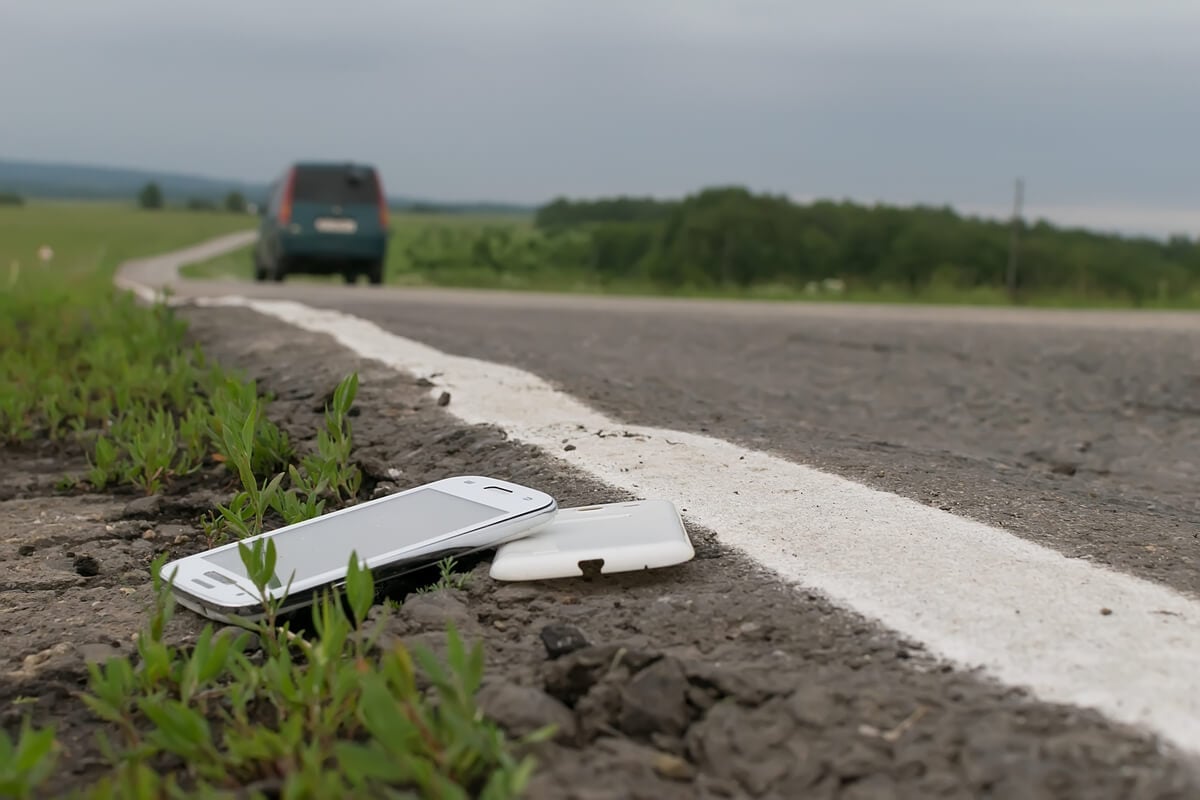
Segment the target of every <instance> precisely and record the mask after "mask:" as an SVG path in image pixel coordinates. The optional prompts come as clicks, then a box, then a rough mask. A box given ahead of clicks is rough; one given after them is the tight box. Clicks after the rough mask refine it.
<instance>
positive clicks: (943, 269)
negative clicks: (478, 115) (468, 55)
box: [535, 187, 1200, 304]
mask: <svg viewBox="0 0 1200 800" xmlns="http://www.w3.org/2000/svg"><path fill="white" fill-rule="evenodd" d="M535 225H536V227H537V228H538V229H539V230H541V231H542V232H543V233H544V234H545V235H546V237H547V239H548V240H550V241H551V242H553V241H554V240H556V239H559V240H563V241H564V243H565V244H566V243H569V244H567V247H566V249H567V250H569V251H574V252H575V253H576V256H577V257H578V258H581V261H580V262H579V263H578V264H577V266H579V267H582V268H585V269H587V270H590V271H591V272H592V273H594V274H595V275H596V276H597V277H598V278H599V279H600V280H602V281H603V280H645V281H649V282H653V283H654V284H657V285H659V286H662V287H670V288H677V287H696V288H706V287H722V286H725V287H735V288H747V287H753V286H756V285H765V284H771V285H780V284H781V285H787V286H793V287H797V288H799V287H803V286H811V285H814V284H815V283H818V282H821V281H828V280H830V279H834V280H836V281H838V282H839V283H841V284H844V285H845V286H846V287H847V288H848V289H851V290H853V289H858V290H865V291H886V292H895V293H904V294H909V295H920V294H923V293H929V292H936V291H951V292H953V291H958V292H962V291H970V290H975V289H981V288H983V289H1003V288H1005V286H1006V278H1007V271H1008V263H1009V258H1010V237H1011V225H1010V223H1008V222H1001V221H995V220H987V219H981V218H977V217H968V216H963V215H960V214H958V213H956V212H955V211H953V210H952V209H950V208H937V207H928V206H917V207H911V208H901V207H895V206H888V205H870V206H868V205H862V204H857V203H852V202H834V201H828V200H824V201H818V202H813V203H807V204H804V203H795V202H793V201H791V200H790V199H788V198H786V197H783V196H777V195H770V194H755V193H752V192H750V191H748V190H746V189H743V188H740V187H722V188H712V189H706V190H704V191H701V192H698V193H696V194H693V195H690V196H688V197H685V198H683V199H682V200H668V201H661V200H656V199H652V198H638V197H617V198H603V199H598V200H569V199H567V198H557V199H555V200H554V201H552V202H550V203H548V204H546V205H544V206H542V207H541V208H539V209H538V211H537V214H536V217H535ZM581 233H582V234H586V246H584V247H582V248H580V240H579V235H580V234H581ZM551 249H554V248H551ZM559 263H562V262H561V261H560V262H559ZM1017 264H1018V267H1019V269H1018V271H1017V274H1016V278H1017V282H1016V285H1017V289H1018V291H1019V292H1020V293H1023V294H1026V295H1030V296H1032V295H1046V294H1053V295H1062V296H1067V295H1070V296H1078V297H1086V298H1108V299H1112V300H1114V301H1121V302H1131V303H1134V304H1141V303H1145V302H1151V301H1163V300H1170V299H1179V298H1183V297H1192V298H1193V299H1200V297H1197V294H1200V245H1198V243H1197V242H1196V241H1195V240H1193V239H1192V238H1190V237H1188V236H1183V235H1179V236H1173V237H1171V238H1170V239H1168V240H1166V241H1159V240H1155V239H1151V238H1131V237H1122V236H1117V235H1110V234H1103V233H1096V232H1091V231H1085V230H1078V229H1066V228H1060V227H1056V226H1054V225H1051V224H1049V223H1048V222H1045V221H1038V222H1036V223H1033V224H1021V225H1020V229H1019V236H1018V245H1017Z"/></svg>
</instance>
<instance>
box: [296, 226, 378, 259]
mask: <svg viewBox="0 0 1200 800" xmlns="http://www.w3.org/2000/svg"><path fill="white" fill-rule="evenodd" d="M279 253H280V255H281V256H283V257H284V258H286V259H287V260H288V261H293V260H296V261H300V260H303V261H313V262H330V263H337V262H347V261H382V260H383V259H384V256H386V255H387V237H386V236H384V235H382V234H379V235H368V236H358V235H353V234H352V235H346V234H336V233H315V232H302V233H285V234H284V235H282V236H280V237H279Z"/></svg>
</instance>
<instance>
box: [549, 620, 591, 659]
mask: <svg viewBox="0 0 1200 800" xmlns="http://www.w3.org/2000/svg"><path fill="white" fill-rule="evenodd" d="M539 635H540V636H541V639H542V644H544V645H545V646H546V655H547V656H549V657H550V658H558V657H559V656H565V655H566V654H567V653H573V652H575V651H576V650H582V649H583V648H585V647H588V646H589V645H590V644H591V643H590V642H588V640H587V637H585V636H584V635H583V631H581V630H579V628H576V627H575V626H574V625H563V624H555V625H547V626H546V627H544V628H542V632H541V634H539Z"/></svg>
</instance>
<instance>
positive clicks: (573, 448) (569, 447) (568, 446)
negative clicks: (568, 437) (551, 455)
mask: <svg viewBox="0 0 1200 800" xmlns="http://www.w3.org/2000/svg"><path fill="white" fill-rule="evenodd" d="M576 449H578V448H576V447H575V445H573V444H569V445H567V446H566V447H564V448H563V450H565V451H566V452H568V453H569V452H571V451H572V450H576Z"/></svg>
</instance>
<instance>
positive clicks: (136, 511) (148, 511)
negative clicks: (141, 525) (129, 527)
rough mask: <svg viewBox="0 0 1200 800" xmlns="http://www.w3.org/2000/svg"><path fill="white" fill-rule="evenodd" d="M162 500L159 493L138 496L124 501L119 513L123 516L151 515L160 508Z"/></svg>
mask: <svg viewBox="0 0 1200 800" xmlns="http://www.w3.org/2000/svg"><path fill="white" fill-rule="evenodd" d="M163 502H164V501H163V497H162V495H160V494H152V495H150V496H148V497H139V498H138V499H136V500H130V501H129V502H128V503H126V504H125V508H124V510H123V511H122V512H121V515H122V516H124V517H152V516H154V515H155V514H158V512H160V511H161V510H162V507H163Z"/></svg>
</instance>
